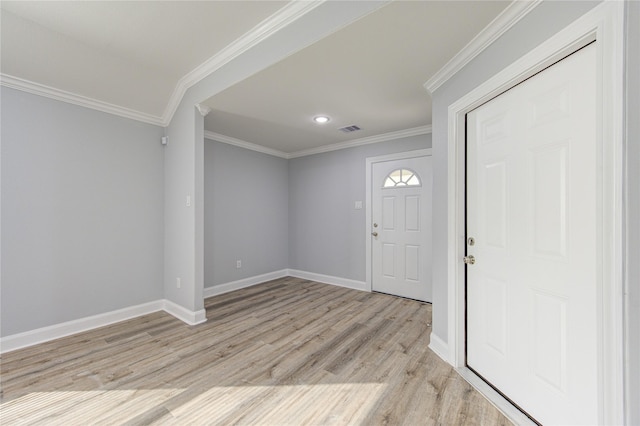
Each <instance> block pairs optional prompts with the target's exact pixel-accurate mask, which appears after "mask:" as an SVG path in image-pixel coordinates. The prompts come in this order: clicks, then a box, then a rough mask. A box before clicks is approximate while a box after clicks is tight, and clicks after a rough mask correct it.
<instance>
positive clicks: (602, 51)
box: [432, 2, 624, 424]
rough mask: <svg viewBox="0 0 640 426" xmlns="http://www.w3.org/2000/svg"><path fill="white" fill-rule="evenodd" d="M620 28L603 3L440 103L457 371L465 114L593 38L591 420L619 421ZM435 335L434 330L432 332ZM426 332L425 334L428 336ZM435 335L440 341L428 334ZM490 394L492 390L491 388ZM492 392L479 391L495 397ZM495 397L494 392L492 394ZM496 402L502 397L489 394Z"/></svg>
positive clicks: (452, 357)
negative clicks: (595, 255)
mask: <svg viewBox="0 0 640 426" xmlns="http://www.w3.org/2000/svg"><path fill="white" fill-rule="evenodd" d="M623 30H624V3H623V2H604V3H602V4H600V5H598V6H596V7H595V8H594V9H592V10H591V11H590V12H587V13H586V14H585V15H584V16H582V17H581V18H579V19H577V20H576V21H575V22H573V23H572V24H570V25H569V26H568V27H567V28H565V29H564V30H562V31H560V32H559V33H558V34H556V35H555V36H553V37H551V38H550V39H548V40H547V41H546V42H544V43H543V44H541V45H540V46H538V47H537V48H536V49H534V50H532V51H531V52H529V53H528V54H526V55H525V56H523V57H522V58H521V59H519V60H518V61H516V62H514V63H513V64H512V65H510V66H509V67H507V68H505V69H504V70H503V71H501V72H500V73H498V74H497V75H495V76H494V77H492V78H491V79H489V80H488V81H486V82H485V83H483V84H482V85H480V86H478V87H477V88H476V89H474V90H473V91H471V92H469V93H468V94H467V95H465V96H463V97H462V98H461V99H459V100H458V101H456V102H455V103H454V104H452V105H450V106H449V110H448V211H449V212H450V217H452V218H453V219H452V220H450V221H449V224H448V230H447V233H448V254H447V259H448V265H447V268H448V336H447V337H448V354H447V353H446V352H445V353H443V349H445V348H444V347H442V345H440V346H439V347H438V349H439V351H438V352H439V353H440V354H441V355H445V356H446V355H448V357H449V359H448V361H449V362H450V363H451V364H452V365H453V366H454V367H456V368H458V369H460V370H462V371H464V372H465V374H466V373H467V372H469V370H468V369H467V368H466V366H465V329H464V325H465V322H464V312H465V305H464V303H465V302H464V283H465V270H464V265H463V263H462V257H463V256H464V253H465V251H464V250H465V199H464V197H465V186H464V182H465V158H464V154H465V149H464V147H465V115H466V114H467V112H469V111H470V110H472V109H474V108H476V107H477V106H479V105H481V104H482V103H484V102H486V101H488V100H489V99H491V98H493V97H495V96H497V95H498V94H500V93H502V92H503V91H505V90H507V89H509V88H510V87H513V86H514V85H516V84H518V83H519V82H521V81H523V80H525V79H527V78H528V77H530V76H532V75H534V74H535V73H537V72H539V71H541V70H542V69H544V68H546V67H547V66H549V65H551V64H553V63H554V62H556V61H558V60H559V59H561V58H563V57H564V56H567V55H568V54H570V53H572V52H574V51H575V50H577V49H579V48H580V47H583V46H585V45H586V44H588V43H590V42H591V41H593V40H597V41H598V44H597V46H598V53H597V63H598V65H597V66H598V71H597V72H598V77H597V78H598V86H597V92H598V95H597V96H598V101H597V103H598V105H600V106H601V108H600V109H599V110H598V123H597V128H598V132H599V135H598V149H599V152H598V155H599V159H600V161H601V166H602V175H601V177H602V179H601V180H600V181H599V184H600V185H601V193H600V194H598V195H599V197H600V198H599V229H598V232H599V235H600V239H599V244H600V247H599V256H600V262H599V265H598V270H599V276H598V292H599V300H600V301H601V304H600V306H599V307H598V311H597V312H596V315H597V317H598V319H597V321H598V329H597V334H598V358H599V359H598V364H599V371H598V377H599V380H598V388H599V389H598V392H599V394H600V397H599V423H601V424H622V423H623V421H624V420H623V418H624V411H623V400H624V397H623V395H624V394H623V292H622V289H623V255H624V248H623V243H622V242H623V238H622V223H623V219H624V217H623V214H624V211H623V208H622V195H623V192H622V181H623V178H624V175H623V161H622V159H623V157H622V152H623V114H622V112H623V100H624V96H623V75H624V74H623V69H624V68H623V36H624V34H623ZM436 337H437V336H436ZM432 338H433V337H432ZM436 340H437V341H440V340H438V339H436ZM496 395H497V394H496ZM496 395H489V394H486V396H487V397H488V398H489V399H492V400H493V399H495V398H496ZM498 398H500V397H499V396H498ZM496 403H498V404H500V405H503V404H504V400H502V401H496Z"/></svg>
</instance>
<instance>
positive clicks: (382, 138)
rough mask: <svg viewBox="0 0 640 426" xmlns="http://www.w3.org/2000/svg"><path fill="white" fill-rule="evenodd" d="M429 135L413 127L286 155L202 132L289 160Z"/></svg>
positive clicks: (428, 130)
mask: <svg viewBox="0 0 640 426" xmlns="http://www.w3.org/2000/svg"><path fill="white" fill-rule="evenodd" d="M429 133H431V125H430V124H429V125H427V126H420V127H413V128H411V129H406V130H398V131H396V132H390V133H383V134H381V135H374V136H368V137H366V138H360V139H354V140H352V141H347V142H339V143H334V144H331V145H325V146H320V147H317V148H311V149H305V150H302V151H296V152H292V153H286V152H283V151H278V150H277V149H273V148H267V147H265V146H262V145H258V144H255V143H252V142H247V141H243V140H241V139H236V138H232V137H231V136H225V135H221V134H219V133H214V132H210V131H208V130H205V131H204V137H205V139H210V140H214V141H218V142H222V143H226V144H228V145H234V146H238V147H240V148H245V149H249V150H251V151H257V152H261V153H263V154H269V155H273V156H275V157H280V158H284V159H287V160H290V159H292V158H297V157H305V156H307V155H313V154H321V153H323V152H329V151H338V150H340V149H346V148H353V147H355V146H361V145H369V144H373V143H379V142H387V141H392V140H396V139H402V138H408V137H410V136H419V135H426V134H429Z"/></svg>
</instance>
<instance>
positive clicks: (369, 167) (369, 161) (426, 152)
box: [365, 148, 431, 292]
mask: <svg viewBox="0 0 640 426" xmlns="http://www.w3.org/2000/svg"><path fill="white" fill-rule="evenodd" d="M430 156H431V148H425V149H416V150H413V151H405V152H397V153H394V154H387V155H380V156H376V157H367V158H366V159H365V163H366V167H365V182H366V183H365V184H366V194H365V221H366V224H365V238H366V264H365V265H366V271H365V290H366V291H368V292H371V291H373V290H372V275H373V274H372V270H371V268H372V267H373V262H372V260H371V256H372V250H371V232H373V229H372V228H371V217H372V212H371V209H372V208H373V206H372V198H373V193H372V191H373V185H372V183H371V178H372V177H373V173H372V172H373V165H374V164H375V163H383V162H385V161H394V160H407V159H410V158H417V157H430Z"/></svg>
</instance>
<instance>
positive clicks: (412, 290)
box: [370, 156, 432, 302]
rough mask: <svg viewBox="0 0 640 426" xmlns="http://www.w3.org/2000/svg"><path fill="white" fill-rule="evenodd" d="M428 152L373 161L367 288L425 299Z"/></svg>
mask: <svg viewBox="0 0 640 426" xmlns="http://www.w3.org/2000/svg"><path fill="white" fill-rule="evenodd" d="M431 175H432V172H431V156H421V157H415V158H408V159H403V160H393V161H383V162H378V163H373V170H372V174H371V177H372V182H371V185H372V186H371V188H372V198H371V200H372V214H371V219H372V224H371V230H372V232H371V236H370V238H371V250H372V275H371V286H372V289H373V290H374V291H379V292H382V293H389V294H394V295H397V296H402V297H408V298H411V299H417V300H422V301H426V302H430V301H431V180H432V176H431Z"/></svg>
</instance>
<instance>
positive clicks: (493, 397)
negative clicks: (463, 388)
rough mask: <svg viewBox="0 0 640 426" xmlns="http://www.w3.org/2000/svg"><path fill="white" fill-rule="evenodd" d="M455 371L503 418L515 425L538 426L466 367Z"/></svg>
mask: <svg viewBox="0 0 640 426" xmlns="http://www.w3.org/2000/svg"><path fill="white" fill-rule="evenodd" d="M456 371H457V372H458V374H460V376H462V378H463V379H465V380H466V381H467V383H469V384H470V385H471V386H473V387H474V388H475V389H476V390H477V391H478V392H480V393H481V394H482V395H483V396H484V397H485V398H487V400H488V401H489V402H490V403H491V404H492V405H493V406H494V407H496V408H497V409H498V411H500V412H501V413H502V414H504V416H505V417H506V418H507V419H509V420H510V421H511V422H513V423H514V424H516V425H522V426H538V425H537V423H535V422H534V421H533V420H531V419H530V418H529V417H527V416H526V415H525V414H524V413H523V412H522V411H520V410H518V409H517V408H516V407H515V406H513V404H511V402H509V401H508V400H507V399H506V398H505V397H503V396H502V395H500V394H499V393H498V392H497V391H496V390H495V389H493V388H492V387H491V386H489V385H488V384H487V383H486V382H485V381H484V380H482V379H481V378H480V377H478V376H477V375H476V374H475V373H474V372H473V371H471V370H470V369H469V368H467V367H461V368H456Z"/></svg>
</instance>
